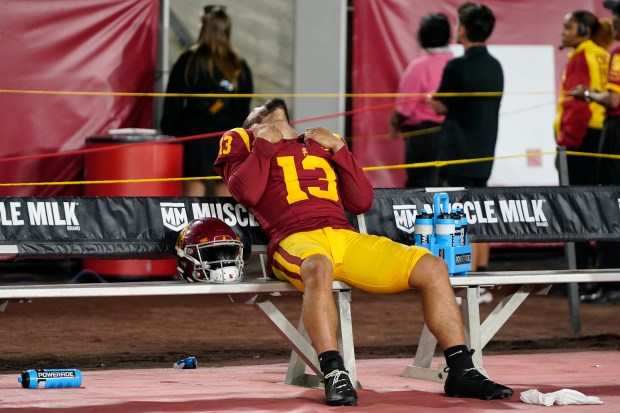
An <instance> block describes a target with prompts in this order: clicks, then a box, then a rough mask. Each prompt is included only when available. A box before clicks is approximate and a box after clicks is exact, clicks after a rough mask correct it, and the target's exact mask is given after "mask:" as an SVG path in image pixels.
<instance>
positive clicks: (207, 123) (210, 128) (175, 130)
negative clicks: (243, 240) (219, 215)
mask: <svg viewBox="0 0 620 413" xmlns="http://www.w3.org/2000/svg"><path fill="white" fill-rule="evenodd" d="M201 20H202V27H201V29H200V34H199V35H198V40H197V41H196V43H195V44H194V45H193V46H192V47H191V48H190V49H189V50H188V51H186V52H185V53H183V54H182V55H181V56H180V57H179V59H178V60H177V61H176V63H175V64H174V66H173V67H172V71H171V72H170V78H169V80H168V87H167V90H166V92H167V93H183V94H201V95H204V94H217V95H220V96H217V97H167V98H166V99H165V100H164V113H163V117H162V121H161V129H162V131H163V132H164V133H165V134H167V135H171V136H192V135H200V134H205V133H211V132H222V134H223V133H224V132H226V131H227V130H229V129H232V128H234V127H237V126H239V125H241V124H242V123H243V121H244V120H245V118H246V116H247V114H248V112H249V111H250V98H249V97H235V96H231V97H226V96H224V97H222V96H221V95H226V94H230V95H237V94H251V93H253V91H254V86H253V82H252V73H251V71H250V68H249V66H248V65H247V63H246V62H245V60H244V59H243V58H242V57H241V56H240V55H239V53H238V52H237V51H235V49H234V48H233V46H232V43H231V39H230V34H231V28H232V22H231V20H230V17H229V15H228V14H227V13H226V8H225V7H224V6H206V7H205V8H204V13H203V15H202V17H201ZM219 138H220V136H213V137H207V138H202V139H196V140H190V141H187V142H185V144H184V157H183V171H184V176H186V177H202V176H214V175H216V174H215V171H214V170H213V163H214V162H215V158H216V157H217V154H218V151H219ZM205 182H206V181H201V180H196V181H186V182H185V190H184V195H186V196H205V195H215V196H225V195H229V192H228V190H227V189H226V186H225V185H224V184H223V183H221V181H217V182H218V183H216V184H215V185H214V188H213V189H212V190H211V189H210V190H209V191H207V185H206V184H205ZM209 182H213V181H209Z"/></svg>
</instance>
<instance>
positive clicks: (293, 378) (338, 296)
mask: <svg viewBox="0 0 620 413" xmlns="http://www.w3.org/2000/svg"><path fill="white" fill-rule="evenodd" d="M334 298H335V300H336V305H337V308H338V314H339V319H340V324H339V328H338V346H339V350H340V354H342V358H343V359H344V364H345V368H346V369H347V370H348V371H349V376H350V377H351V382H352V383H353V385H354V386H356V387H357V388H361V384H360V383H359V381H358V380H357V372H356V367H355V349H354V347H353V326H352V323H351V291H337V292H335V293H334ZM253 306H254V308H256V310H258V312H259V313H260V314H261V315H262V316H263V317H264V318H265V319H266V320H267V321H268V322H269V323H270V324H271V325H272V326H274V327H275V329H276V330H277V332H278V334H280V336H281V337H282V338H283V339H284V340H285V341H286V342H287V343H288V344H289V345H290V346H291V348H292V349H293V352H292V353H291V358H290V360H289V365H288V370H287V373H286V379H285V383H286V384H293V385H297V386H304V387H320V386H322V384H321V380H322V379H323V373H322V372H321V369H320V367H319V364H318V356H317V354H316V351H315V350H314V347H312V344H311V343H310V340H309V338H308V334H307V333H306V330H305V328H304V324H303V321H302V320H301V318H300V320H299V326H298V327H297V328H295V326H293V324H291V323H290V322H289V321H288V319H287V318H286V317H284V315H283V314H282V313H281V312H280V311H279V310H278V309H277V308H276V306H275V305H274V304H273V303H272V302H271V301H269V300H266V301H261V302H254V303H253ZM306 366H308V367H310V369H311V370H312V371H313V372H314V374H306Z"/></svg>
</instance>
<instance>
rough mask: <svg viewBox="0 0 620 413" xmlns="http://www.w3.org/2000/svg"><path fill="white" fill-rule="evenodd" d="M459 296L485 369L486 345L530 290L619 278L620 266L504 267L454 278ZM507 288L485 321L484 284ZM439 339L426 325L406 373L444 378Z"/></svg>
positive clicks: (469, 340)
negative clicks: (436, 362)
mask: <svg viewBox="0 0 620 413" xmlns="http://www.w3.org/2000/svg"><path fill="white" fill-rule="evenodd" d="M450 281H451V283H452V286H453V287H454V289H455V293H456V295H457V297H460V298H461V304H460V306H461V316H462V319H463V325H464V327H465V338H466V341H467V345H468V347H469V348H473V349H475V350H476V352H475V353H474V355H473V361H474V365H475V366H476V367H478V368H481V369H483V368H484V366H483V363H482V349H484V347H485V346H486V345H487V344H488V343H489V341H491V339H492V338H493V336H495V334H496V333H497V332H498V331H499V329H500V328H501V327H502V326H503V325H504V324H505V323H506V321H508V319H509V318H510V316H511V315H512V314H514V312H515V311H516V310H517V308H519V306H520V305H521V304H522V303H523V302H524V301H525V299H526V298H527V297H528V296H529V295H530V294H539V295H546V294H547V293H548V291H549V289H550V288H551V286H552V285H553V284H570V283H589V282H595V283H599V282H617V281H620V270H564V271H503V272H484V273H482V272H480V273H471V274H470V275H468V276H466V277H452V278H451V279H450ZM481 287H484V288H490V289H494V288H504V287H507V293H506V295H505V296H504V298H502V299H501V300H500V301H499V302H498V303H497V305H496V306H495V308H494V309H493V311H491V313H490V314H489V315H488V316H487V318H486V319H485V320H484V322H481V320H480V306H479V303H478V297H479V295H480V288H481ZM436 347H437V339H436V338H435V337H434V336H433V334H432V333H431V332H430V330H429V329H428V327H427V326H426V325H424V327H423V329H422V335H421V336H420V341H419V343H418V348H417V351H416V354H415V358H414V361H413V363H412V364H410V365H408V366H407V367H405V370H404V371H403V373H402V376H403V377H411V378H417V379H423V380H429V381H436V382H443V381H445V379H446V374H444V372H443V369H444V367H445V365H444V364H440V365H438V366H437V368H431V362H432V359H433V355H434V353H435V349H436Z"/></svg>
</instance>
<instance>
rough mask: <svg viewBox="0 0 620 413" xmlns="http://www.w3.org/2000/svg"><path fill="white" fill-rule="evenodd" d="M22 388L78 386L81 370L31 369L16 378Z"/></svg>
mask: <svg viewBox="0 0 620 413" xmlns="http://www.w3.org/2000/svg"><path fill="white" fill-rule="evenodd" d="M17 381H18V382H20V383H21V384H22V387H23V388H24V389H60V388H63V387H80V386H81V385H82V372H80V371H79V370H77V369H36V370H35V369H31V370H28V371H24V372H23V373H22V375H21V376H20V377H19V378H18V379H17Z"/></svg>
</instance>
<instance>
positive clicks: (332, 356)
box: [319, 350, 345, 375]
mask: <svg viewBox="0 0 620 413" xmlns="http://www.w3.org/2000/svg"><path fill="white" fill-rule="evenodd" d="M319 364H320V365H321V371H322V372H323V375H327V374H329V373H331V372H332V371H334V370H336V369H338V370H345V368H344V360H342V356H341V355H340V353H339V352H337V351H336V350H329V351H325V352H323V353H321V354H319Z"/></svg>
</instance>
